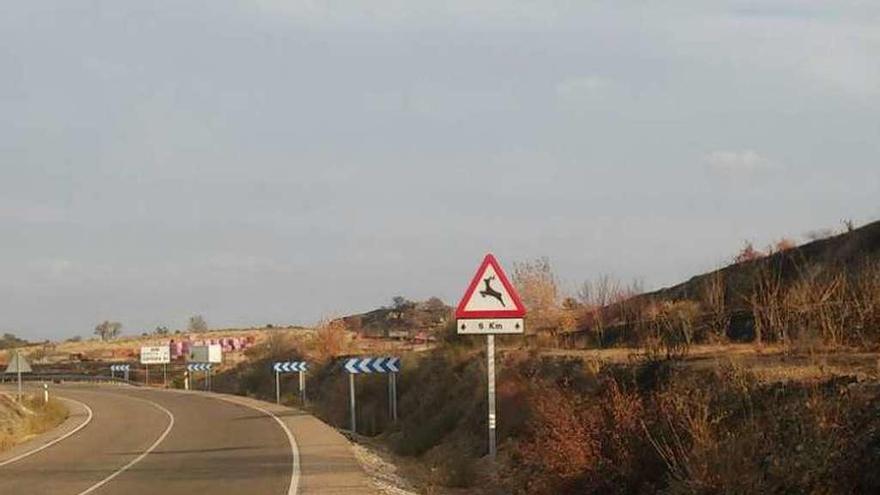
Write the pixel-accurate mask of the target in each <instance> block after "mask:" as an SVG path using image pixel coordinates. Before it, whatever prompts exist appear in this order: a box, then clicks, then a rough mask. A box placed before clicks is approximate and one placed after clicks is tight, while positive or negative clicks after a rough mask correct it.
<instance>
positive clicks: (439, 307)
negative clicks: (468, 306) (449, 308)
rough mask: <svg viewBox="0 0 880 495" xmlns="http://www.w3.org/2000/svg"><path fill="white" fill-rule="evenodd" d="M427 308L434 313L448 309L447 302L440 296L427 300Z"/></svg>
mask: <svg viewBox="0 0 880 495" xmlns="http://www.w3.org/2000/svg"><path fill="white" fill-rule="evenodd" d="M425 309H426V310H428V311H430V312H432V313H435V312H440V311H446V303H444V302H443V301H442V300H441V299H440V298H439V297H431V298H429V299H428V300H427V301H425Z"/></svg>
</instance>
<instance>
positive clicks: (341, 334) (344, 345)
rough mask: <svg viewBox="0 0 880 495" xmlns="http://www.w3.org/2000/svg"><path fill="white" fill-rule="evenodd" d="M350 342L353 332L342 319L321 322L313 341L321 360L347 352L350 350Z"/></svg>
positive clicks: (315, 350)
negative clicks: (351, 332)
mask: <svg viewBox="0 0 880 495" xmlns="http://www.w3.org/2000/svg"><path fill="white" fill-rule="evenodd" d="M350 342H351V334H350V333H349V332H348V330H347V329H346V325H345V322H344V321H343V320H342V319H336V320H325V321H323V322H321V323H320V324H319V325H318V331H317V332H315V338H314V340H313V341H312V343H313V345H314V352H315V354H316V355H317V357H318V359H319V360H320V361H326V360H329V359H332V358H335V357H337V356H340V355H343V354H345V353H346V352H348V350H349V346H350Z"/></svg>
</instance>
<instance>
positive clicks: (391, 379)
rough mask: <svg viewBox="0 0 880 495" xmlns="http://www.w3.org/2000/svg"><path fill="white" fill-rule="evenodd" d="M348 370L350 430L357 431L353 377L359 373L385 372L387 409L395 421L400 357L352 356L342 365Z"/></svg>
mask: <svg viewBox="0 0 880 495" xmlns="http://www.w3.org/2000/svg"><path fill="white" fill-rule="evenodd" d="M342 367H343V368H345V371H347V372H348V396H349V405H350V407H351V431H352V432H353V433H354V432H357V414H356V413H355V390H354V377H355V375H359V374H361V373H370V374H371V373H385V374H387V375H388V410H389V411H390V415H391V420H392V421H397V373H399V372H400V358H399V357H396V356H380V357H354V358H348V359H346V360H345V363H344V364H343V365H342Z"/></svg>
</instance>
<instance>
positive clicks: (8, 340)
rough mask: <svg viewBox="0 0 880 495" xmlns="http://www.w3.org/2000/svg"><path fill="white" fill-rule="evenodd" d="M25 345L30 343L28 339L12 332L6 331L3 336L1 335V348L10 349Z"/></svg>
mask: <svg viewBox="0 0 880 495" xmlns="http://www.w3.org/2000/svg"><path fill="white" fill-rule="evenodd" d="M25 345H28V341H26V340H24V339H20V338H18V337H16V336H15V335H14V334H11V333H4V334H3V336H2V337H0V349H10V348H13V347H21V346H25Z"/></svg>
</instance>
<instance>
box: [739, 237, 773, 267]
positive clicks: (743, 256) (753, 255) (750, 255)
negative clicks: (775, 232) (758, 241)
mask: <svg viewBox="0 0 880 495" xmlns="http://www.w3.org/2000/svg"><path fill="white" fill-rule="evenodd" d="M764 256H765V255H764V253H762V252H761V251H758V250H757V249H755V246H754V245H753V244H752V243H751V242H748V241H746V243H745V245H743V248H742V249H741V250H740V251H739V253H737V254H736V256H734V257H733V262H734V263H735V264H736V263H745V262H746V261H754V260H757V259H761V258H763V257H764Z"/></svg>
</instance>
